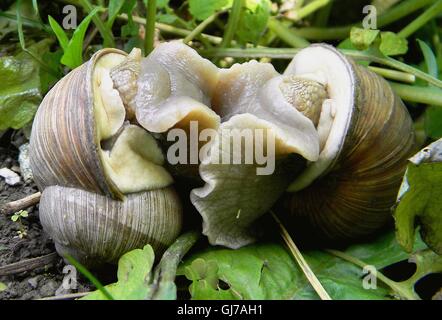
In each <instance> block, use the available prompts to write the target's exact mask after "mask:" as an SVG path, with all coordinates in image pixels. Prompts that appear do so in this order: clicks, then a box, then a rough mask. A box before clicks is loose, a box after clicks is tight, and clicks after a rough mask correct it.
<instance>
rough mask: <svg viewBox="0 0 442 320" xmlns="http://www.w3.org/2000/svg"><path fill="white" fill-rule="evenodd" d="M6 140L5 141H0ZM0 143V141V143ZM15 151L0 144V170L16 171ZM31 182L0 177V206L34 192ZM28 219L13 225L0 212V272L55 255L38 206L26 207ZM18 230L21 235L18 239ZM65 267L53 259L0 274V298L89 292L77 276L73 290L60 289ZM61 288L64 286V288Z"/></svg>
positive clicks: (8, 145) (8, 144)
mask: <svg viewBox="0 0 442 320" xmlns="http://www.w3.org/2000/svg"><path fill="white" fill-rule="evenodd" d="M2 140H3V141H4V140H9V139H2ZM0 142H1V140H0ZM18 155H19V152H18V149H17V148H16V147H15V146H13V145H12V144H10V143H4V142H3V143H0V168H9V169H12V170H16V171H19V163H18ZM37 191H38V189H37V187H36V186H35V185H34V183H33V182H30V183H25V182H23V179H22V182H20V183H19V184H17V185H15V186H10V185H8V184H6V183H5V180H4V179H3V178H2V177H0V206H1V205H2V204H4V203H7V202H10V201H14V200H18V199H21V198H24V197H26V196H28V195H31V194H33V193H35V192H37ZM26 211H28V213H29V216H28V217H27V218H22V219H21V222H20V221H19V222H13V221H12V220H11V216H12V214H7V215H6V214H2V213H0V269H1V267H4V266H6V265H9V264H12V263H16V262H19V261H23V260H27V259H31V258H37V257H41V256H45V255H48V254H51V253H53V252H55V248H54V243H53V241H52V240H51V239H50V238H49V236H48V235H47V234H46V233H45V232H44V230H43V229H42V227H41V225H40V222H39V217H38V205H37V206H34V207H31V208H27V209H26ZM19 231H24V232H25V233H26V235H25V236H23V237H20V236H19ZM65 266H66V264H65V263H64V261H63V259H62V258H60V257H59V256H57V258H56V260H55V262H54V263H52V265H50V266H46V267H40V268H36V269H34V270H31V271H27V272H22V273H16V274H13V275H1V273H0V300H1V299H24V300H27V299H41V298H46V297H54V296H58V297H60V296H63V295H66V294H72V293H78V292H85V291H90V290H91V288H90V286H89V285H88V284H87V281H86V280H84V279H82V278H81V277H80V276H78V279H77V286H76V289H64V288H63V286H62V283H63V279H64V277H65V276H66V273H68V272H67V270H66V269H65V272H66V273H63V269H64V268H65ZM65 287H67V286H66V285H65Z"/></svg>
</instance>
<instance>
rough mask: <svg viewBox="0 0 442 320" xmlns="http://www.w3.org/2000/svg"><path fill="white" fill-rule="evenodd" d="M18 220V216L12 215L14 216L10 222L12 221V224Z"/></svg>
mask: <svg viewBox="0 0 442 320" xmlns="http://www.w3.org/2000/svg"><path fill="white" fill-rule="evenodd" d="M19 218H20V215H17V214H14V215H13V216H12V217H11V220H12V221H14V222H17V220H18V219H19Z"/></svg>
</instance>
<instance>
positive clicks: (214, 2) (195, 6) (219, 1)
mask: <svg viewBox="0 0 442 320" xmlns="http://www.w3.org/2000/svg"><path fill="white" fill-rule="evenodd" d="M232 2H233V0H189V11H190V13H191V14H192V16H193V17H194V18H195V19H196V20H200V21H202V20H205V19H207V18H208V17H210V16H211V15H212V14H214V13H215V12H217V11H220V10H223V9H225V8H229V7H231V6H232Z"/></svg>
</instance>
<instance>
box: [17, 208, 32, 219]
mask: <svg viewBox="0 0 442 320" xmlns="http://www.w3.org/2000/svg"><path fill="white" fill-rule="evenodd" d="M18 213H19V214H20V216H21V217H23V218H27V217H28V216H29V213H28V212H27V211H26V210H20V211H19V212H18Z"/></svg>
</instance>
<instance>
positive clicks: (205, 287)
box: [178, 232, 425, 299]
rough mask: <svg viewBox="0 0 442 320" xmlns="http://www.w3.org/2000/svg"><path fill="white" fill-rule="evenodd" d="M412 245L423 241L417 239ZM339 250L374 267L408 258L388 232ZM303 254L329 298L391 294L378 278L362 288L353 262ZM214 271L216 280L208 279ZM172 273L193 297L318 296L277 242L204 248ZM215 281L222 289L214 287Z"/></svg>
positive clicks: (420, 245)
mask: <svg viewBox="0 0 442 320" xmlns="http://www.w3.org/2000/svg"><path fill="white" fill-rule="evenodd" d="M416 247H417V248H419V249H422V248H424V247H425V246H424V244H423V243H422V242H421V241H420V240H417V241H416ZM345 252H346V253H347V254H348V255H351V256H353V257H356V258H358V259H361V260H363V261H364V262H366V263H368V264H370V265H373V266H374V267H375V268H377V269H378V270H380V269H382V268H384V267H386V266H389V265H391V264H394V263H396V262H399V261H402V260H405V259H407V258H408V255H407V254H406V253H405V252H404V251H403V250H402V248H401V247H400V246H399V244H398V243H397V241H396V239H395V237H394V233H393V232H390V233H388V234H386V235H383V236H381V237H378V238H377V239H376V240H375V241H373V242H372V243H368V244H358V245H354V246H351V247H349V248H348V249H347V250H346V251H345ZM303 255H304V257H305V259H306V260H307V262H308V263H309V265H310V267H311V268H312V270H313V272H314V273H315V274H316V276H317V277H318V278H319V280H320V282H321V283H322V284H323V286H324V288H325V289H326V291H327V292H328V293H329V294H330V295H331V296H332V298H333V299H391V298H392V297H391V296H390V289H389V288H386V287H385V286H382V285H381V284H380V283H378V286H377V288H376V289H371V290H367V289H364V287H363V276H364V273H363V270H362V269H361V268H360V267H358V266H356V265H353V264H351V263H349V262H347V261H344V260H342V259H340V258H337V257H335V256H333V255H331V254H329V253H326V252H323V251H318V250H315V251H307V252H303ZM215 271H216V274H217V279H214V278H213V274H214V272H215ZM178 274H180V275H186V277H187V278H188V279H189V280H191V281H192V284H191V286H190V288H189V289H190V292H191V294H192V298H193V299H212V298H214V297H216V298H217V299H223V297H226V298H227V299H318V296H317V295H316V293H315V291H314V290H313V288H312V287H311V286H310V284H309V282H308V281H307V279H306V278H305V276H304V274H303V273H302V272H301V270H300V269H299V267H298V265H297V264H296V262H295V261H294V260H293V258H292V256H291V255H290V254H289V253H288V251H287V250H286V249H285V248H284V246H282V245H281V244H277V243H261V244H255V245H250V246H246V247H243V248H241V249H237V250H230V249H221V248H216V247H210V248H208V249H206V250H205V251H203V252H200V253H197V254H194V255H193V256H191V257H189V258H188V259H186V260H185V261H184V263H183V264H182V266H180V268H179V270H178ZM220 280H222V281H223V282H225V283H226V284H227V285H228V289H225V288H224V289H221V288H219V281H220ZM214 282H215V283H217V285H216V286H213V283H214Z"/></svg>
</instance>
